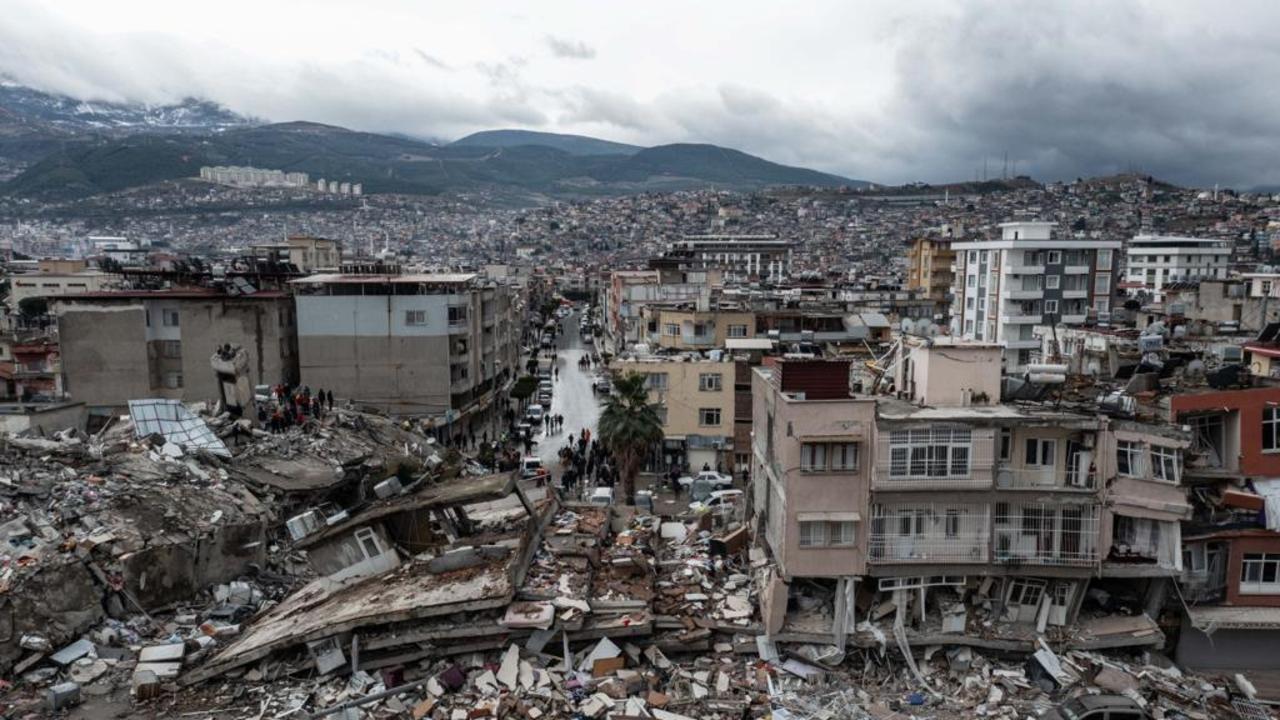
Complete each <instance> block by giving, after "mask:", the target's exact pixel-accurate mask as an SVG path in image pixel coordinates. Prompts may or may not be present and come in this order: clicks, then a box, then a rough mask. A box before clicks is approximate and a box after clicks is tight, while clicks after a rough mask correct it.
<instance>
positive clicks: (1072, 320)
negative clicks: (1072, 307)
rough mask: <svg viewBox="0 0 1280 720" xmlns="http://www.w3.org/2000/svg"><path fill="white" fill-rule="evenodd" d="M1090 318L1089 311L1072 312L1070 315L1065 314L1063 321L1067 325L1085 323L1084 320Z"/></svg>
mask: <svg viewBox="0 0 1280 720" xmlns="http://www.w3.org/2000/svg"><path fill="white" fill-rule="evenodd" d="M1088 318H1089V315H1088V314H1087V313H1072V314H1070V315H1063V316H1062V322H1063V324H1066V325H1083V324H1084V321H1085V320H1087V319H1088Z"/></svg>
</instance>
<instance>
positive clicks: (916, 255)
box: [907, 235, 956, 314]
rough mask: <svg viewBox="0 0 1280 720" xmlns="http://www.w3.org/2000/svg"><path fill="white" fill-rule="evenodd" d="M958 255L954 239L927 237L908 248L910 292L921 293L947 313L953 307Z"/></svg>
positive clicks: (912, 243)
mask: <svg viewBox="0 0 1280 720" xmlns="http://www.w3.org/2000/svg"><path fill="white" fill-rule="evenodd" d="M955 263H956V251H955V249H954V248H953V247H952V238H950V237H940V236H930V235H926V236H923V237H918V238H916V239H914V240H912V241H911V243H910V244H909V245H908V246H907V288H908V289H910V290H919V291H921V292H922V293H923V295H924V297H926V298H928V299H930V300H932V301H933V302H935V303H937V307H938V310H937V313H938V314H942V313H946V312H947V310H948V309H949V308H950V305H951V286H952V285H954V284H955Z"/></svg>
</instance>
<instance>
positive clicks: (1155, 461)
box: [1151, 445, 1182, 483]
mask: <svg viewBox="0 0 1280 720" xmlns="http://www.w3.org/2000/svg"><path fill="white" fill-rule="evenodd" d="M1181 467H1182V451H1181V450H1179V449H1177V448H1171V447H1163V446H1161V445H1152V446H1151V474H1152V475H1153V476H1154V477H1155V479H1157V480H1163V481H1165V482H1171V483H1176V482H1178V474H1179V471H1180V470H1181Z"/></svg>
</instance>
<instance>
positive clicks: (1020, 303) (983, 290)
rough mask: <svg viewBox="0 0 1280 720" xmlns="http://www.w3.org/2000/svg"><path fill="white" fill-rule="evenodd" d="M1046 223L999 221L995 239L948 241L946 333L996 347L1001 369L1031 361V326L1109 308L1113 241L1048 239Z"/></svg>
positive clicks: (1034, 345) (1102, 314)
mask: <svg viewBox="0 0 1280 720" xmlns="http://www.w3.org/2000/svg"><path fill="white" fill-rule="evenodd" d="M1053 228H1054V223H1050V222H1008V223H1001V224H1000V231H1001V236H1000V239H999V240H980V241H971V242H959V243H954V244H953V245H952V247H953V248H954V249H955V250H956V267H955V285H954V286H953V288H952V290H953V294H954V295H955V300H954V303H955V304H954V305H953V306H952V313H951V314H952V334H954V335H957V336H959V337H963V338H965V339H968V340H977V341H983V342H996V343H1000V344H1001V345H1003V346H1004V347H1005V371H1006V372H1008V373H1018V372H1022V371H1023V369H1024V368H1025V366H1026V365H1027V364H1028V363H1030V362H1031V361H1032V356H1033V354H1034V353H1035V352H1036V350H1037V349H1038V348H1039V347H1040V342H1039V340H1038V339H1037V338H1036V336H1035V334H1034V332H1033V330H1034V328H1035V326H1036V325H1040V324H1044V323H1046V322H1049V321H1052V322H1055V323H1062V324H1067V325H1073V324H1080V323H1083V322H1085V320H1086V319H1088V318H1089V317H1090V315H1092V316H1094V317H1095V318H1098V319H1100V320H1101V319H1106V318H1108V317H1109V314H1110V311H1111V296H1112V288H1113V287H1114V282H1113V276H1114V273H1115V270H1116V267H1115V263H1116V253H1117V251H1118V250H1119V249H1120V243H1119V242H1118V241H1111V240H1080V239H1076V238H1055V237H1054V233H1053ZM1046 318H1047V319H1046Z"/></svg>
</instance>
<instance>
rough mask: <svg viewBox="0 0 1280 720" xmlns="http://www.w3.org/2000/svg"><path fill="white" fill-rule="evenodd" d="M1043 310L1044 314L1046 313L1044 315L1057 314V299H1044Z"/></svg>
mask: <svg viewBox="0 0 1280 720" xmlns="http://www.w3.org/2000/svg"><path fill="white" fill-rule="evenodd" d="M1044 312H1045V314H1046V315H1057V314H1058V301H1057V300H1045V301H1044Z"/></svg>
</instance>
